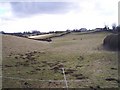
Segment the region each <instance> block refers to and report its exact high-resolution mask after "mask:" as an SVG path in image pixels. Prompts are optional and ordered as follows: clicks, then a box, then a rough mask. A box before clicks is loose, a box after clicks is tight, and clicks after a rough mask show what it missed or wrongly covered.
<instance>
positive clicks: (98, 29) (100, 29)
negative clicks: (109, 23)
mask: <svg viewBox="0 0 120 90" xmlns="http://www.w3.org/2000/svg"><path fill="white" fill-rule="evenodd" d="M102 30H103V28H96V29H95V31H102Z"/></svg>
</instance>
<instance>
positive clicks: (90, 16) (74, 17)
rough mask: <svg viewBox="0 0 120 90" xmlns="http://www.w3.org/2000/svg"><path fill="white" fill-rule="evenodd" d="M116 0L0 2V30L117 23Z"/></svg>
mask: <svg viewBox="0 0 120 90" xmlns="http://www.w3.org/2000/svg"><path fill="white" fill-rule="evenodd" d="M118 1H119V0H73V1H71V2H70V1H69V2H68V1H66V2H65V0H64V2H63V1H62V2H60V1H58V2H52V1H50V0H49V2H17V3H16V2H0V31H5V32H23V31H32V30H39V31H41V32H47V31H56V30H58V31H63V30H66V29H70V30H72V29H80V28H87V29H94V28H100V27H104V25H108V26H109V27H110V28H111V25H112V24H113V23H116V24H118Z"/></svg>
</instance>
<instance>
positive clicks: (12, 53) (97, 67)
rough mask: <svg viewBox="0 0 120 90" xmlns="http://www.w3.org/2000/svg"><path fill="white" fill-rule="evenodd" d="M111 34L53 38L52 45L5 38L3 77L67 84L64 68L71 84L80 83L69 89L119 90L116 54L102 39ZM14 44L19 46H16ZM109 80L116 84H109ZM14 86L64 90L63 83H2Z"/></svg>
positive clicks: (4, 81) (8, 81)
mask: <svg viewBox="0 0 120 90" xmlns="http://www.w3.org/2000/svg"><path fill="white" fill-rule="evenodd" d="M109 34H111V33H109V32H99V33H91V34H80V33H71V34H67V35H65V36H62V37H57V38H53V39H52V42H49V43H48V42H38V41H34V40H28V39H23V38H18V37H14V36H3V45H4V47H6V48H4V47H3V51H4V52H3V54H4V56H3V76H7V77H21V78H25V79H29V78H32V79H40V80H64V77H63V73H62V69H61V68H62V67H64V68H65V74H66V78H67V80H68V81H69V80H80V81H79V82H75V81H71V82H70V81H69V82H68V86H69V87H71V88H90V87H98V86H99V87H102V88H105V87H109V88H111V87H118V82H117V80H118V58H117V52H115V51H106V50H104V49H103V47H102V43H103V39H104V38H105V37H106V36H107V35H109ZM9 39H10V40H9ZM11 39H12V40H11ZM6 41H8V42H6ZM14 41H15V42H17V43H13V42H14ZM18 41H19V42H18ZM23 42H24V43H23ZM8 43H9V44H12V45H8ZM20 43H22V44H20ZM24 45H25V47H23V46H24ZM13 46H14V47H13ZM28 47H29V48H28ZM9 49H10V50H9ZM19 49H20V50H19ZM106 78H114V79H115V80H111V81H107V80H106ZM14 82H16V83H15V85H14V87H15V88H22V87H27V86H29V87H33V88H34V87H38V88H40V87H41V88H42V87H43V88H44V87H48V88H55V87H58V88H59V87H65V83H64V82H54V83H53V82H42V81H23V80H12V79H7V78H4V79H3V87H11V86H12V83H14ZM26 83H27V85H26Z"/></svg>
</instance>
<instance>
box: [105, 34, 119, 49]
mask: <svg viewBox="0 0 120 90" xmlns="http://www.w3.org/2000/svg"><path fill="white" fill-rule="evenodd" d="M119 36H120V34H111V35H108V36H107V37H106V38H105V39H104V41H103V46H104V47H105V48H107V49H111V50H120V47H119V46H120V45H119V44H120V37H119Z"/></svg>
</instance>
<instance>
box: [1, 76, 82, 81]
mask: <svg viewBox="0 0 120 90" xmlns="http://www.w3.org/2000/svg"><path fill="white" fill-rule="evenodd" d="M0 78H6V79H15V80H26V81H40V82H65V80H64V79H63V80H40V79H25V78H20V77H5V76H0ZM80 81H83V80H79V79H76V80H67V82H80Z"/></svg>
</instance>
